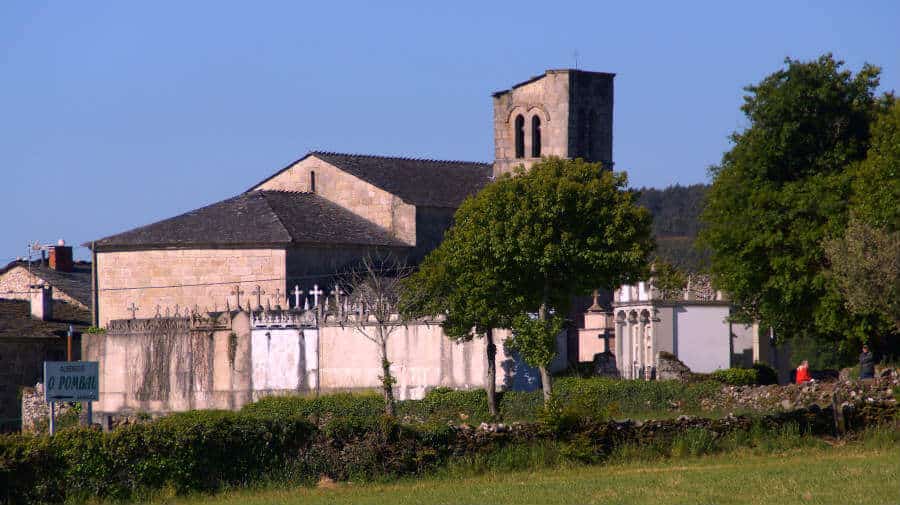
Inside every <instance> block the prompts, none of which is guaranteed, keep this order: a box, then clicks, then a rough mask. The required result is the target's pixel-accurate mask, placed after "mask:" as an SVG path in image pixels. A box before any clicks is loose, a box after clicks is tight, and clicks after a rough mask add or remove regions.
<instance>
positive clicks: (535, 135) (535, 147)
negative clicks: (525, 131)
mask: <svg viewBox="0 0 900 505" xmlns="http://www.w3.org/2000/svg"><path fill="white" fill-rule="evenodd" d="M531 157H532V158H540V157H541V118H539V117H537V116H533V117H532V118H531Z"/></svg>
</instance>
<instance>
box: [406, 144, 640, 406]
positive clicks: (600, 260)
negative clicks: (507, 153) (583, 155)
mask: <svg viewBox="0 0 900 505" xmlns="http://www.w3.org/2000/svg"><path fill="white" fill-rule="evenodd" d="M626 184H627V176H626V175H625V174H623V173H618V174H617V173H612V172H610V171H607V170H603V169H602V167H601V166H600V165H599V164H593V163H587V162H584V161H582V160H564V159H559V158H547V159H545V160H543V161H541V162H539V163H537V164H535V165H534V166H532V167H531V169H529V170H527V171H526V170H525V169H524V168H522V167H520V168H519V169H517V170H516V171H514V173H513V174H512V175H511V176H503V177H501V178H499V179H498V180H497V181H495V182H494V183H491V184H489V185H488V186H487V187H485V188H484V189H483V190H482V191H481V192H480V193H478V195H476V196H475V197H474V198H470V199H468V200H467V201H466V202H464V203H463V205H462V206H461V207H460V209H459V210H458V211H457V213H456V216H455V222H454V225H453V227H451V229H450V230H448V232H447V236H446V237H445V239H444V242H443V243H442V244H441V246H440V247H439V248H438V249H437V250H435V252H433V253H432V255H433V257H431V256H430V257H429V258H427V259H426V261H425V262H423V265H422V268H421V270H420V272H419V273H418V274H417V275H416V276H415V277H414V278H413V279H412V281H413V283H418V286H417V287H414V288H412V289H413V290H414V291H419V292H420V290H425V291H428V290H431V291H433V292H435V293H436V296H434V297H433V300H434V302H433V303H434V304H435V305H432V306H431V307H430V312H432V313H437V312H438V311H440V312H441V313H444V314H446V317H447V321H448V323H446V325H445V327H448V328H450V329H451V332H463V331H468V330H471V328H473V327H475V328H476V329H477V331H486V330H487V329H488V328H495V327H512V329H513V330H514V331H513V336H512V338H511V339H509V341H508V342H507V344H508V346H509V347H510V348H512V349H515V350H517V351H518V352H519V353H520V355H521V356H522V357H523V359H524V360H525V361H526V363H528V364H530V365H532V366H535V367H537V368H538V369H539V370H540V372H541V380H542V385H543V389H544V397H545V399H549V396H550V392H551V378H550V374H549V371H548V367H549V365H550V362H551V361H552V359H553V356H555V353H556V349H555V340H556V335H557V334H558V333H559V332H558V329H559V328H561V327H562V315H563V314H566V313H567V309H568V307H569V303H570V301H571V299H572V297H573V296H574V295H581V294H587V293H590V292H591V290H592V289H594V288H597V287H605V288H612V287H614V286H617V285H619V284H622V283H626V282H635V281H637V280H638V279H639V278H642V277H643V276H644V275H645V274H646V273H647V258H648V255H649V253H650V252H651V251H652V246H653V242H652V239H651V236H650V214H649V212H648V211H647V210H646V209H644V208H641V207H639V206H637V205H636V204H635V194H634V193H632V192H631V191H628V190H627V189H626V187H627V186H626ZM419 298H422V296H421V295H419ZM429 303H431V302H429ZM529 314H530V315H531V316H529V317H528V318H526V317H524V316H525V315H529ZM530 321H536V322H534V323H531V322H530Z"/></svg>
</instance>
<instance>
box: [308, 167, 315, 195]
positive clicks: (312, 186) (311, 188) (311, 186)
mask: <svg viewBox="0 0 900 505" xmlns="http://www.w3.org/2000/svg"><path fill="white" fill-rule="evenodd" d="M309 192H310V193H315V192H316V173H315V172H314V171H312V170H311V171H310V172H309Z"/></svg>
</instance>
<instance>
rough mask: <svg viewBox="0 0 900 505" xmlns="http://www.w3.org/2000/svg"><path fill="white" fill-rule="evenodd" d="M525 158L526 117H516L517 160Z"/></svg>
mask: <svg viewBox="0 0 900 505" xmlns="http://www.w3.org/2000/svg"><path fill="white" fill-rule="evenodd" d="M524 157H525V117H524V116H522V115H521V114H519V115H518V116H516V158H524Z"/></svg>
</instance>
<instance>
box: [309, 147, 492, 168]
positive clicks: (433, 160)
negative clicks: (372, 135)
mask: <svg viewBox="0 0 900 505" xmlns="http://www.w3.org/2000/svg"><path fill="white" fill-rule="evenodd" d="M307 155H322V156H346V157H349V158H372V159H382V160H404V161H427V162H431V163H455V164H467V165H485V166H488V165H491V163H488V162H485V161H467V160H441V159H437V158H415V157H410V156H386V155H380V154H357V153H339V152H336V151H310V152H309V153H307Z"/></svg>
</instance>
